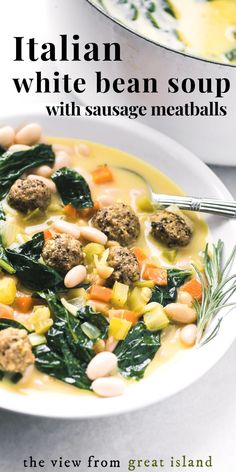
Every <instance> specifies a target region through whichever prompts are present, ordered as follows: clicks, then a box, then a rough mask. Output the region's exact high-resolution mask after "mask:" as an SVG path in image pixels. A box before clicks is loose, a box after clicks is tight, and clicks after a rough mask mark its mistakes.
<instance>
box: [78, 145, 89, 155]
mask: <svg viewBox="0 0 236 472" xmlns="http://www.w3.org/2000/svg"><path fill="white" fill-rule="evenodd" d="M76 151H77V152H78V153H79V154H81V155H82V156H85V157H88V156H90V153H91V151H90V149H89V147H88V145H87V144H84V143H80V144H78V146H77V148H76Z"/></svg>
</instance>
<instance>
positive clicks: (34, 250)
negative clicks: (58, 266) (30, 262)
mask: <svg viewBox="0 0 236 472" xmlns="http://www.w3.org/2000/svg"><path fill="white" fill-rule="evenodd" d="M43 245H44V234H43V232H40V233H36V234H35V235H34V236H33V237H32V239H31V240H30V241H27V242H26V243H24V244H22V245H21V246H18V247H17V248H16V249H15V251H16V252H17V253H18V254H22V255H23V256H27V257H31V258H32V259H34V260H38V259H39V258H40V256H41V253H42V250H43Z"/></svg>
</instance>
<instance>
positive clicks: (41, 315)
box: [28, 305, 53, 334]
mask: <svg viewBox="0 0 236 472" xmlns="http://www.w3.org/2000/svg"><path fill="white" fill-rule="evenodd" d="M50 316H51V314H50V310H49V308H48V307H46V306H43V305H42V306H36V307H35V308H34V311H33V313H32V315H31V316H30V317H29V319H28V324H29V326H30V329H31V330H32V331H35V332H36V333H37V334H44V333H46V332H47V331H48V330H49V328H50V327H51V326H52V324H53V320H52V319H51V318H50Z"/></svg>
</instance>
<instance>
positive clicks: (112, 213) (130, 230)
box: [92, 203, 140, 246]
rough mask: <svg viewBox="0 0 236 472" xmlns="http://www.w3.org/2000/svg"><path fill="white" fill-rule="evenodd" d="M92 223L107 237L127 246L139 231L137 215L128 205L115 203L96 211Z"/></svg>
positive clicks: (136, 236)
mask: <svg viewBox="0 0 236 472" xmlns="http://www.w3.org/2000/svg"><path fill="white" fill-rule="evenodd" d="M92 223H93V225H94V226H95V227H96V228H98V229H100V230H101V231H103V233H105V234H106V236H107V237H108V239H110V240H112V241H118V242H119V243H120V244H121V245H122V246H128V245H129V244H131V243H132V242H133V241H135V239H137V238H138V236H139V233H140V223H139V219H138V217H137V215H136V214H135V213H134V211H133V209H132V208H131V207H130V206H129V205H125V204H124V203H116V204H115V205H111V206H108V207H104V208H101V209H100V210H98V211H97V213H96V215H95V216H94V217H93V220H92Z"/></svg>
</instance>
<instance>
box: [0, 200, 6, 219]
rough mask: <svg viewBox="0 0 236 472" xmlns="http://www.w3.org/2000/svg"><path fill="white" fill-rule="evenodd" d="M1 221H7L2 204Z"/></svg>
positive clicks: (0, 210)
mask: <svg viewBox="0 0 236 472" xmlns="http://www.w3.org/2000/svg"><path fill="white" fill-rule="evenodd" d="M0 221H6V215H5V211H4V209H3V206H2V204H1V203H0Z"/></svg>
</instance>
